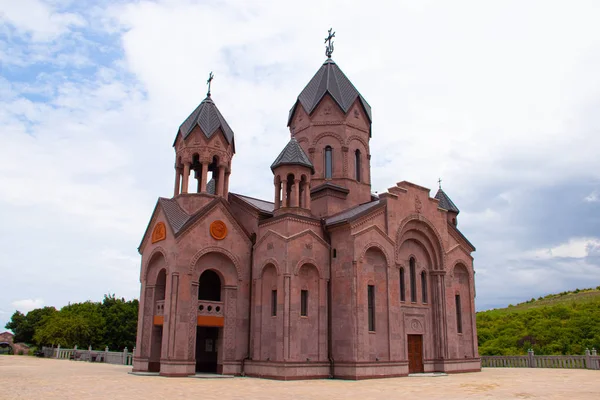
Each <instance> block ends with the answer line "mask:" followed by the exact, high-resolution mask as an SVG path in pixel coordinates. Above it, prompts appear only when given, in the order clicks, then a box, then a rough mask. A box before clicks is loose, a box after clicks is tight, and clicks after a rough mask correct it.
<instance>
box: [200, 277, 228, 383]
mask: <svg viewBox="0 0 600 400" xmlns="http://www.w3.org/2000/svg"><path fill="white" fill-rule="evenodd" d="M222 287H223V285H222V282H221V277H220V276H219V275H218V274H217V273H216V272H215V271H213V270H210V269H208V270H206V271H204V272H203V273H202V274H201V275H200V281H199V282H198V310H199V311H201V312H207V313H213V312H214V313H219V312H221V311H222V309H223V303H222V301H221V300H222V293H221V291H222ZM206 321H208V322H204V321H202V322H203V325H202V326H200V324H199V326H197V327H196V372H209V373H216V372H217V363H218V350H217V349H218V347H217V342H218V341H219V334H220V331H221V330H222V329H221V328H220V327H218V326H207V325H210V320H209V319H207V320H206Z"/></svg>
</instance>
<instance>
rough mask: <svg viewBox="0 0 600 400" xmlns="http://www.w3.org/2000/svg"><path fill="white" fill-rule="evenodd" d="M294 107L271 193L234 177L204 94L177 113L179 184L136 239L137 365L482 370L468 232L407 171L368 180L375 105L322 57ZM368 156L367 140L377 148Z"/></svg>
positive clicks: (227, 138) (204, 369)
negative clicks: (242, 188)
mask: <svg viewBox="0 0 600 400" xmlns="http://www.w3.org/2000/svg"><path fill="white" fill-rule="evenodd" d="M333 35H334V34H332V33H331V31H330V32H329V37H328V38H327V39H326V43H328V44H327V47H326V56H327V59H326V60H325V62H324V63H323V64H322V65H321V66H320V68H319V69H318V70H317V72H316V74H315V75H314V76H313V77H312V78H311V79H310V80H309V81H308V84H307V85H306V87H305V88H304V89H303V90H302V91H301V92H300V94H299V95H298V97H297V99H296V100H295V102H294V103H293V106H292V108H291V110H290V112H289V116H288V119H287V121H288V127H289V132H290V140H289V142H288V143H287V145H286V146H285V147H284V148H283V150H282V151H281V153H279V155H275V154H274V155H273V158H274V161H273V163H272V164H271V171H272V173H273V188H274V190H273V197H272V198H271V199H257V198H253V197H250V196H247V195H244V194H241V193H233V192H230V191H229V178H230V176H231V173H232V172H233V165H234V163H233V157H234V155H235V153H236V148H235V135H234V131H233V129H232V128H231V127H230V125H229V124H228V123H227V120H226V119H225V116H224V115H223V114H221V112H220V111H219V109H218V108H217V105H216V103H215V101H214V99H213V98H212V97H211V93H210V81H211V80H212V75H211V78H210V79H209V90H208V94H207V97H206V98H205V99H204V100H202V102H201V103H200V105H198V107H197V108H196V109H195V110H194V111H193V112H192V113H191V114H190V115H189V117H188V118H187V119H186V120H185V121H184V122H183V123H182V124H181V126H180V127H179V129H178V131H177V134H176V136H175V141H174V143H173V147H174V149H175V180H174V181H175V185H174V192H173V197H171V198H162V197H161V198H159V199H158V202H157V204H156V207H155V208H154V211H153V213H152V216H151V219H150V222H149V224H148V226H147V228H146V231H145V234H144V236H143V238H142V241H141V244H140V246H139V252H140V254H141V273H140V282H141V293H140V309H139V320H138V330H137V346H136V350H135V354H134V360H133V370H134V373H135V372H157V373H160V375H162V376H193V375H195V374H196V373H216V374H225V375H242V376H253V377H264V378H271V379H282V380H290V379H316V378H338V379H366V378H382V377H399V376H406V375H408V374H412V373H423V372H445V373H456V372H471V371H479V370H480V367H481V364H480V359H479V355H478V351H477V333H476V326H475V303H474V298H475V286H474V270H473V257H472V256H471V253H472V252H473V251H475V248H474V247H473V245H472V244H471V243H470V242H469V241H468V240H467V239H466V238H465V236H463V234H462V233H461V232H460V231H459V229H458V214H459V209H458V208H457V206H456V205H455V204H454V203H453V202H452V200H451V199H450V198H449V196H448V195H447V194H446V193H445V192H444V190H442V188H441V186H440V188H439V190H438V191H437V193H436V194H435V196H433V197H431V196H430V194H431V193H430V190H429V189H427V188H425V187H422V186H419V185H416V184H414V183H411V182H407V181H401V182H398V183H396V184H393V185H391V186H390V187H389V188H388V189H387V191H386V192H384V193H379V194H378V195H375V194H373V193H372V192H371V156H372V154H371V152H370V148H369V141H370V139H371V137H372V135H373V134H375V135H376V134H377V132H373V131H372V129H371V123H372V118H371V107H370V106H369V103H368V102H367V100H366V99H365V98H364V97H363V96H362V95H361V94H360V92H359V91H358V90H357V89H356V88H355V87H354V85H353V84H352V82H351V81H350V79H349V78H348V77H347V76H346V75H345V74H344V73H343V72H342V70H341V68H340V67H339V66H338V65H337V64H336V63H335V61H333V59H332V58H331V56H332V52H333V42H332V40H331V39H332V37H333ZM375 157H377V155H375Z"/></svg>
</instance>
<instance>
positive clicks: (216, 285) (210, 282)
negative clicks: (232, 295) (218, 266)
mask: <svg viewBox="0 0 600 400" xmlns="http://www.w3.org/2000/svg"><path fill="white" fill-rule="evenodd" d="M198 300H209V301H221V278H219V275H217V273H216V272H215V271H211V270H210V269H207V270H206V271H204V272H203V273H202V275H200V284H199V286H198Z"/></svg>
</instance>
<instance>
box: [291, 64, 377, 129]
mask: <svg viewBox="0 0 600 400" xmlns="http://www.w3.org/2000/svg"><path fill="white" fill-rule="evenodd" d="M327 93H328V94H329V95H330V96H331V97H333V99H334V100H335V101H336V102H337V104H338V105H339V106H340V108H341V109H342V110H344V112H345V113H347V112H348V110H350V106H352V104H353V103H354V101H356V99H357V98H358V99H359V100H360V103H361V104H362V106H363V107H364V109H365V112H366V114H367V116H368V117H369V121H371V106H370V105H369V103H367V101H366V100H365V99H364V98H363V97H362V96H361V94H360V93H358V90H356V88H355V87H354V85H353V84H352V82H350V79H348V77H347V76H346V75H345V74H344V73H343V72H342V70H341V69H340V67H338V66H337V64H336V63H335V62H334V61H333V60H332V59H331V58H328V59H327V60H326V61H325V62H324V63H323V65H322V66H321V68H320V69H319V70H318V71H317V73H316V74H315V76H313V78H312V79H311V80H310V82H308V85H306V87H305V88H304V90H302V92H300V95H299V96H298V100H297V101H296V103H295V104H294V106H293V107H292V109H291V110H290V114H289V117H288V126H289V124H290V122H291V121H292V117H293V116H294V111H295V110H296V107H297V106H298V103H300V104H302V107H304V110H306V112H307V113H308V114H310V113H311V112H313V110H314V109H315V107H316V106H317V105H318V104H319V102H320V101H321V99H322V98H323V96H325V94H327Z"/></svg>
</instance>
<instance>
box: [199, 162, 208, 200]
mask: <svg viewBox="0 0 600 400" xmlns="http://www.w3.org/2000/svg"><path fill="white" fill-rule="evenodd" d="M201 174H202V175H201V176H200V190H199V192H200V193H206V182H207V181H206V178H207V177H208V162H203V163H202V172H201Z"/></svg>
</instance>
